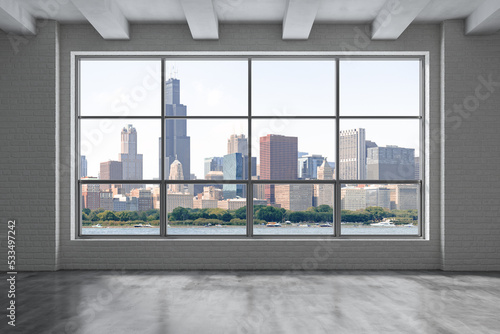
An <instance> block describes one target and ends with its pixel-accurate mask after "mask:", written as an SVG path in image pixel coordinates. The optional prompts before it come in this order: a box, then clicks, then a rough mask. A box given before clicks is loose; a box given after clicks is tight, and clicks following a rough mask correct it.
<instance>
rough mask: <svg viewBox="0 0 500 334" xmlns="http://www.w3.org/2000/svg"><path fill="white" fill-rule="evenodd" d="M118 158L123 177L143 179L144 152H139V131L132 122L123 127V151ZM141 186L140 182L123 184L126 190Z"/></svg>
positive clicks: (126, 178)
mask: <svg viewBox="0 0 500 334" xmlns="http://www.w3.org/2000/svg"><path fill="white" fill-rule="evenodd" d="M118 160H119V161H120V162H121V164H122V177H123V179H124V180H142V154H138V153H137V131H136V129H135V128H134V127H133V126H132V124H129V125H128V126H127V127H126V128H123V129H122V132H121V153H120V154H119V156H118ZM101 177H102V176H101ZM141 187H142V185H139V184H126V185H123V188H125V190H126V192H129V191H130V189H134V188H141Z"/></svg>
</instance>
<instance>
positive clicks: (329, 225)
mask: <svg viewBox="0 0 500 334" xmlns="http://www.w3.org/2000/svg"><path fill="white" fill-rule="evenodd" d="M332 226H333V225H332V224H330V223H324V224H321V225H319V227H332Z"/></svg>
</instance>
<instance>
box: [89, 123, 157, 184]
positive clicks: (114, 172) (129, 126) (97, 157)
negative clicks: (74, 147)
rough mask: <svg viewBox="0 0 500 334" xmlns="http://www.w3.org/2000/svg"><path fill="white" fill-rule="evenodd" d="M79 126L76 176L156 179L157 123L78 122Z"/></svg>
mask: <svg viewBox="0 0 500 334" xmlns="http://www.w3.org/2000/svg"><path fill="white" fill-rule="evenodd" d="M80 124H81V126H80V129H81V133H80V153H81V157H80V165H81V168H80V177H85V176H90V177H94V178H96V179H100V180H143V179H146V180H152V179H158V170H159V169H158V166H159V154H158V152H159V151H158V146H159V143H158V138H159V137H160V134H161V121H160V120H138V119H128V120H118V121H117V120H110V119H96V120H91V119H82V120H81V121H80ZM85 167H86V168H85ZM84 172H86V173H84Z"/></svg>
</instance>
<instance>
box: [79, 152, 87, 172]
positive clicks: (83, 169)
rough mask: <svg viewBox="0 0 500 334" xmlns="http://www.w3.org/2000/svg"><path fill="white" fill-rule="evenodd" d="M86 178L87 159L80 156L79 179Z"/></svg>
mask: <svg viewBox="0 0 500 334" xmlns="http://www.w3.org/2000/svg"><path fill="white" fill-rule="evenodd" d="M85 176H87V158H86V157H85V156H84V155H82V156H80V177H85Z"/></svg>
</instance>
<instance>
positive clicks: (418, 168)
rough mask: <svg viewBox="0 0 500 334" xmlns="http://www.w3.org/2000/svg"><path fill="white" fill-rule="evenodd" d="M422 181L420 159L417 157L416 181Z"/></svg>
mask: <svg viewBox="0 0 500 334" xmlns="http://www.w3.org/2000/svg"><path fill="white" fill-rule="evenodd" d="M419 179H420V157H415V180H419Z"/></svg>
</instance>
